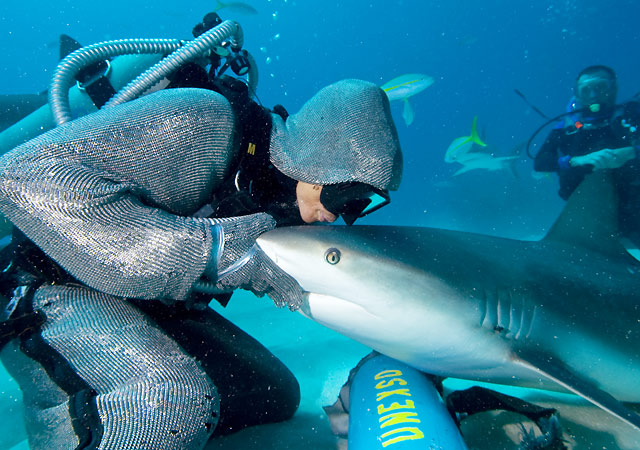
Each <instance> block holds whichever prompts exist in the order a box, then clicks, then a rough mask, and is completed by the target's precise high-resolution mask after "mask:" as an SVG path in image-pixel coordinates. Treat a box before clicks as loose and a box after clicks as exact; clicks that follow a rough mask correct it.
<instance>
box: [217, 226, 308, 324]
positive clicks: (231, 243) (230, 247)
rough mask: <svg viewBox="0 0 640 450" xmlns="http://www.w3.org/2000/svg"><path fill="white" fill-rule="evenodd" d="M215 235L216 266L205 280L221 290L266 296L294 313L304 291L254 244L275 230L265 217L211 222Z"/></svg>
mask: <svg viewBox="0 0 640 450" xmlns="http://www.w3.org/2000/svg"><path fill="white" fill-rule="evenodd" d="M212 220H213V223H214V224H215V228H216V231H217V233H218V236H217V237H218V244H219V245H218V249H217V252H214V254H217V255H218V258H217V264H215V262H213V263H212V264H210V266H211V267H209V268H208V269H207V271H206V272H205V276H207V278H209V279H210V280H212V281H215V283H216V287H217V288H218V289H221V290H232V289H236V288H241V289H246V290H250V291H252V292H253V293H254V294H256V295H257V296H259V297H262V296H263V295H264V294H267V295H268V296H269V297H271V299H272V300H273V301H274V303H275V304H276V305H277V306H278V307H282V306H284V305H287V306H288V307H289V309H291V310H292V311H293V310H296V309H298V308H300V305H301V304H302V296H303V291H302V288H301V287H300V285H299V284H298V282H297V281H296V280H294V279H293V278H292V277H291V276H289V275H288V274H287V273H286V272H284V271H283V270H282V269H280V268H279V267H278V266H277V265H276V264H275V263H274V262H273V261H272V260H271V259H270V258H269V257H268V256H267V255H266V254H265V253H264V252H263V251H262V250H261V249H260V247H258V245H257V244H256V238H257V237H258V236H260V235H261V234H262V233H265V232H267V231H269V230H272V229H273V228H275V226H276V222H275V220H274V219H273V218H272V217H271V216H270V215H268V214H264V213H258V214H252V215H249V216H241V217H231V218H225V219H212Z"/></svg>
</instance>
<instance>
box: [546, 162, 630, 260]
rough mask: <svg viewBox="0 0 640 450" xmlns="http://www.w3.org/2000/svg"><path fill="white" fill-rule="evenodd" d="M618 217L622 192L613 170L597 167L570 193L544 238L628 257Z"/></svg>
mask: <svg viewBox="0 0 640 450" xmlns="http://www.w3.org/2000/svg"><path fill="white" fill-rule="evenodd" d="M618 220H619V219H618V194H617V192H616V188H615V186H614V183H613V174H612V173H611V171H610V170H597V171H595V172H593V173H591V174H589V175H587V176H586V177H585V179H584V181H582V183H580V185H579V186H578V187H577V188H576V190H575V191H574V192H573V194H572V195H571V197H569V200H568V201H567V204H566V205H565V207H564V209H563V210H562V213H560V216H559V217H558V219H557V220H556V222H555V223H554V224H553V226H552V227H551V229H550V230H549V232H548V233H547V235H546V236H545V238H544V239H545V240H555V241H558V242H563V243H569V244H575V245H578V246H581V247H584V248H587V249H590V250H593V251H597V252H599V253H602V254H606V255H611V256H617V257H622V255H624V256H625V257H628V255H627V252H626V250H625V249H624V247H623V245H622V244H621V243H620V239H619V238H620V232H619V226H618Z"/></svg>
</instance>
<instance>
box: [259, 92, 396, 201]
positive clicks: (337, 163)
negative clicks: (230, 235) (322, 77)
mask: <svg viewBox="0 0 640 450" xmlns="http://www.w3.org/2000/svg"><path fill="white" fill-rule="evenodd" d="M272 116H273V129H272V131H271V146H270V152H271V162H272V163H273V164H274V165H275V166H276V167H277V168H278V169H279V170H280V171H281V172H282V173H284V174H285V175H287V176H289V177H291V178H293V179H295V180H298V181H303V182H306V183H312V184H321V185H328V184H336V183H342V182H347V181H358V182H362V183H367V184H370V185H372V186H375V187H377V188H380V189H390V190H395V189H397V188H398V187H399V185H400V179H401V174H402V152H401V150H400V143H399V140H398V133H397V131H396V128H395V125H394V123H393V119H392V118H391V110H390V108H389V100H388V99H387V96H386V94H385V93H384V91H382V89H380V88H379V87H377V86H376V85H375V84H372V83H369V82H366V81H360V80H343V81H339V82H337V83H334V84H332V85H330V86H327V87H325V88H324V89H322V90H320V91H319V92H318V93H317V94H316V95H315V96H314V97H313V98H311V100H309V101H308V102H307V103H305V104H304V105H303V107H302V109H300V111H299V112H298V113H296V114H292V115H290V116H289V117H288V118H287V120H286V122H285V121H283V120H282V118H280V116H278V115H275V114H273V115H272Z"/></svg>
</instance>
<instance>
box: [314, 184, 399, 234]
mask: <svg viewBox="0 0 640 450" xmlns="http://www.w3.org/2000/svg"><path fill="white" fill-rule="evenodd" d="M320 202H321V203H322V205H323V206H324V207H325V208H326V209H327V210H328V211H329V212H330V213H331V214H334V215H336V216H342V219H343V220H344V221H345V223H346V224H347V225H353V223H354V222H355V221H356V220H357V219H359V218H360V217H364V216H366V215H368V214H371V213H372V212H374V211H377V210H379V209H380V208H382V207H383V206H386V205H388V204H389V203H391V198H390V197H389V192H388V191H387V190H383V189H377V188H374V187H373V186H370V185H368V184H365V183H358V182H347V183H339V184H331V185H327V186H323V187H322V192H321V194H320Z"/></svg>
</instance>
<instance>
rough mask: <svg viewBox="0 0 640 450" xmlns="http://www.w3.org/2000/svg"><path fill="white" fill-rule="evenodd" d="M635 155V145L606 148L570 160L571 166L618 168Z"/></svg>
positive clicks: (596, 168) (597, 168)
mask: <svg viewBox="0 0 640 450" xmlns="http://www.w3.org/2000/svg"><path fill="white" fill-rule="evenodd" d="M634 157H635V149H634V148H633V147H622V148H604V149H602V150H599V151H597V152H593V153H589V154H587V155H583V156H574V157H572V158H571V160H570V161H569V164H570V165H571V167H579V166H586V165H592V166H593V168H594V169H595V170H601V169H617V168H618V167H622V166H624V165H625V164H626V163H627V162H628V161H631V160H632V159H633V158H634Z"/></svg>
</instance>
